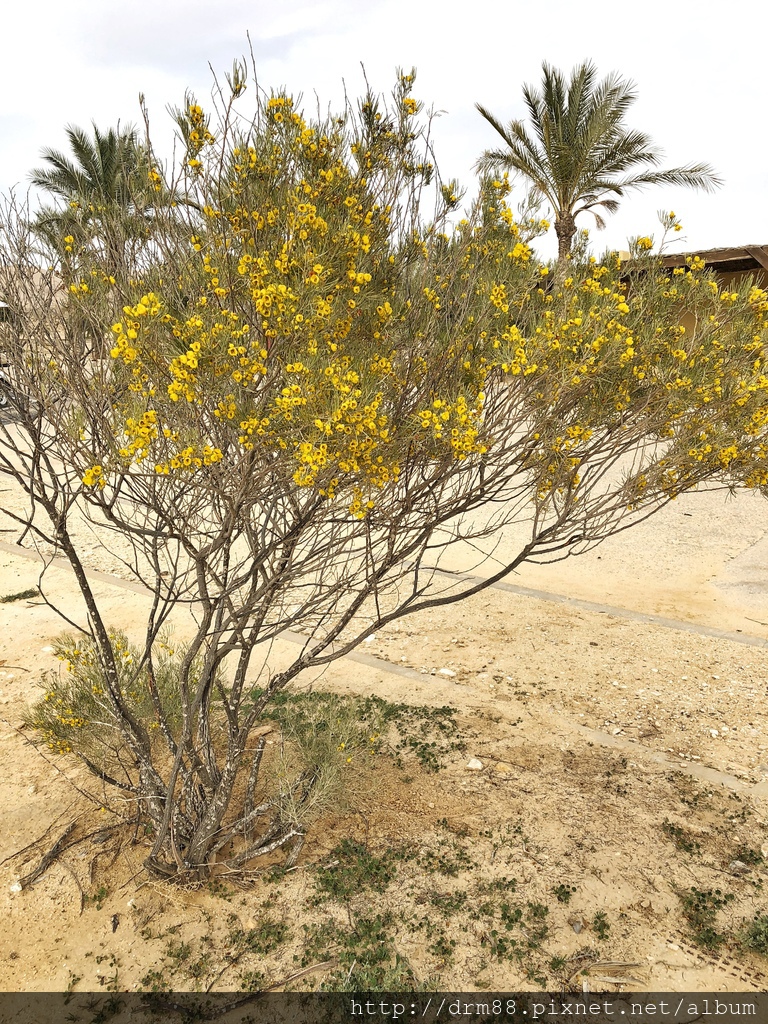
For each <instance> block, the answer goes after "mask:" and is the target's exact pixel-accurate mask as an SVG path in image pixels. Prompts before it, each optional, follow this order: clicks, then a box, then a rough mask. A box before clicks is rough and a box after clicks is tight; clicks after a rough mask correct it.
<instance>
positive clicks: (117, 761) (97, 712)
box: [26, 630, 201, 785]
mask: <svg viewBox="0 0 768 1024" xmlns="http://www.w3.org/2000/svg"><path fill="white" fill-rule="evenodd" d="M109 642H110V645H111V650H112V653H113V656H114V661H115V664H116V666H117V681H116V685H115V687H114V690H115V692H116V695H117V697H118V698H119V700H120V703H121V705H122V706H123V707H124V708H125V710H126V711H127V712H128V714H130V715H131V716H132V717H133V719H134V720H135V721H136V722H139V723H141V725H142V727H143V728H144V729H146V730H147V731H148V732H149V734H150V735H151V734H152V733H153V732H154V731H155V730H156V729H157V708H158V707H162V708H163V711H164V717H165V721H166V723H167V724H168V725H169V727H170V729H171V730H172V732H176V733H177V732H178V728H179V725H180V721H181V705H180V693H179V686H178V674H179V663H180V661H181V660H182V658H183V657H184V654H185V651H184V649H183V648H178V649H177V648H174V647H172V646H171V645H170V640H169V639H167V638H166V639H165V640H159V641H158V642H157V643H156V645H155V647H154V649H153V652H152V658H151V662H150V661H148V660H146V659H144V658H142V655H141V652H140V651H139V649H138V648H137V647H136V646H134V645H131V644H130V643H129V642H128V639H127V637H126V635H125V634H124V633H122V632H120V631H118V630H113V631H111V632H110V634H109ZM53 649H54V654H55V656H56V657H57V658H58V659H59V660H60V661H61V662H62V663H63V665H64V671H63V672H58V673H54V672H47V673H45V674H44V675H43V677H42V680H41V684H40V685H41V688H42V689H43V690H44V695H43V697H42V698H41V699H40V700H38V701H37V702H36V703H35V704H33V705H32V707H31V708H30V709H29V711H28V713H27V717H26V720H27V722H28V723H29V725H31V726H32V727H33V728H34V729H36V730H37V731H38V732H39V733H40V735H41V737H42V739H43V740H44V741H45V742H46V743H47V744H48V746H49V747H50V749H51V750H54V751H56V752H57V753H61V754H64V753H72V752H74V753H76V754H78V755H80V756H81V757H84V758H87V759H88V761H90V762H91V764H92V765H93V766H94V767H95V768H96V769H97V770H98V771H101V772H106V773H107V774H110V775H112V773H114V774H115V776H116V779H117V781H118V782H121V781H122V782H123V783H124V784H126V785H128V784H131V783H132V779H131V777H130V776H129V775H127V774H126V772H125V767H124V765H125V762H124V761H123V760H122V759H121V755H122V754H123V753H124V752H125V741H124V738H123V737H124V730H123V728H122V726H123V723H122V722H121V721H120V718H119V716H118V714H117V713H116V709H115V704H114V701H113V699H112V698H111V695H110V693H109V683H108V682H107V677H106V674H105V672H104V667H103V663H102V661H101V659H100V657H99V651H98V648H97V646H96V644H95V643H94V641H93V639H92V638H90V637H88V636H74V635H72V634H67V633H65V634H62V635H61V636H59V637H57V638H56V639H55V640H54V641H53ZM200 666H201V660H200V659H197V668H198V670H199V668H200ZM153 692H154V694H155V699H153Z"/></svg>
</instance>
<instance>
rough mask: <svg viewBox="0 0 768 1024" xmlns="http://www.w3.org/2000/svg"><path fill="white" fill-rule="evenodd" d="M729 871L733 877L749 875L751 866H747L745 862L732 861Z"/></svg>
mask: <svg viewBox="0 0 768 1024" xmlns="http://www.w3.org/2000/svg"><path fill="white" fill-rule="evenodd" d="M728 870H729V871H730V872H731V874H732V875H748V874H749V865H748V864H745V863H744V861H743V860H732V861H731V863H730V864H729V865H728Z"/></svg>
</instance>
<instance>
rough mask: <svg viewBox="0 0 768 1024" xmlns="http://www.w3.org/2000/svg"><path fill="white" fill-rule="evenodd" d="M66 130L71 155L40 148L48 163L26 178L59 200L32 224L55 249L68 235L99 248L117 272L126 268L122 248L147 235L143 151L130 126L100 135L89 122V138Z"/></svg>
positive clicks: (147, 190)
mask: <svg viewBox="0 0 768 1024" xmlns="http://www.w3.org/2000/svg"><path fill="white" fill-rule="evenodd" d="M66 133H67V138H68V139H69V144H70V147H71V149H72V156H73V158H74V159H72V158H70V157H68V156H66V155H65V154H64V153H61V152H59V151H58V150H55V149H44V150H43V152H42V157H43V160H45V161H46V163H47V164H48V166H47V167H42V168H37V169H36V170H34V171H33V172H32V174H31V176H30V177H31V180H32V184H33V185H36V186H37V187H38V188H41V189H44V190H45V191H46V192H49V193H50V194H51V195H52V196H54V197H55V198H56V199H58V200H59V201H60V205H59V206H57V207H43V208H42V209H41V211H40V213H39V214H38V217H37V221H36V227H37V229H38V230H39V231H40V233H41V234H42V235H44V236H45V237H46V238H47V239H48V241H49V242H53V243H54V244H56V246H57V248H59V247H60V243H61V239H62V238H63V237H64V236H67V235H70V234H72V235H75V236H76V237H78V241H86V242H88V243H89V244H97V245H101V246H103V247H104V250H105V251H106V253H107V257H108V266H110V268H111V269H112V271H113V272H114V273H119V272H120V271H121V270H123V269H125V262H126V255H127V254H126V247H127V246H128V245H129V244H130V243H135V242H137V241H138V240H139V239H144V238H146V236H147V227H148V225H147V216H148V212H149V207H150V206H151V203H152V199H151V197H152V195H153V193H152V190H151V188H150V181H149V172H150V170H151V168H150V164H149V160H148V157H147V154H146V153H145V150H144V147H143V146H142V145H141V144H140V142H139V141H138V137H137V134H136V130H135V129H134V128H132V127H128V128H125V129H122V130H121V129H120V128H118V129H114V128H110V129H109V131H107V132H105V133H102V132H100V131H99V129H98V128H97V127H96V125H94V126H93V137H92V138H91V137H89V136H88V134H87V133H86V132H85V131H83V129H82V128H78V127H76V126H74V125H69V126H68V127H67V129H66ZM154 199H155V201H156V199H157V197H156V196H154Z"/></svg>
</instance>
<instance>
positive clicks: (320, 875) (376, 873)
mask: <svg viewBox="0 0 768 1024" xmlns="http://www.w3.org/2000/svg"><path fill="white" fill-rule="evenodd" d="M328 856H329V858H330V865H329V866H328V867H319V868H317V869H316V872H315V885H316V887H317V890H318V893H320V894H322V895H324V896H326V897H327V898H330V899H334V900H341V901H342V902H345V901H348V900H350V899H351V898H352V897H353V896H356V895H358V894H360V893H364V892H367V891H372V892H377V893H381V892H383V891H384V890H385V889H386V888H387V886H388V885H389V884H390V882H391V881H392V879H393V878H394V877H395V873H396V870H397V861H398V859H400V858H398V855H397V853H396V852H394V851H393V850H386V851H385V852H384V853H383V854H381V856H376V855H375V854H373V853H371V852H370V851H369V849H368V847H367V846H366V845H365V844H364V843H361V842H358V841H357V840H355V839H343V840H342V841H341V843H340V844H339V845H338V846H336V847H335V848H334V849H333V850H331V852H330V854H329V855H328Z"/></svg>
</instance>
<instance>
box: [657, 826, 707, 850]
mask: <svg viewBox="0 0 768 1024" xmlns="http://www.w3.org/2000/svg"><path fill="white" fill-rule="evenodd" d="M661 831H662V832H663V833H664V835H665V836H667V838H668V839H671V840H672V842H673V843H674V844H675V846H676V847H677V849H678V850H682V852H683V853H701V844H700V843H699V842H698V841H697V840H696V839H694V838H693V837H692V836H691V834H690V833H689V832H687V831H686V830H685V829H684V828H681V827H680V825H675V824H673V823H672V822H671V821H668V820H667V819H666V818H665V819H664V821H663V823H662V826H661Z"/></svg>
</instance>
